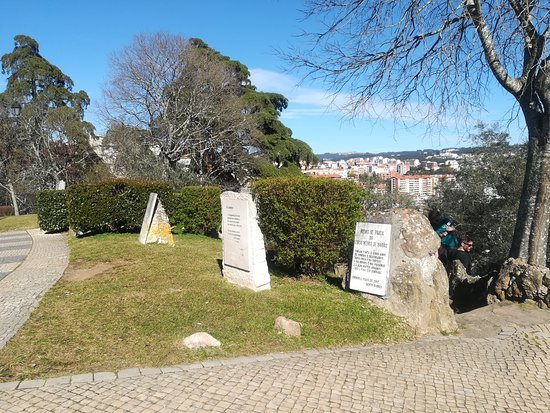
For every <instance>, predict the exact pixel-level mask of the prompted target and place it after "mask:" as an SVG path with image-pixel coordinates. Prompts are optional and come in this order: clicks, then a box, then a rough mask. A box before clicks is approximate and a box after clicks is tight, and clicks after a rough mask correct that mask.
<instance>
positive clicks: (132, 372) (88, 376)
mask: <svg viewBox="0 0 550 413" xmlns="http://www.w3.org/2000/svg"><path fill="white" fill-rule="evenodd" d="M518 331H521V329H518V328H517V327H516V326H514V327H507V328H505V329H503V330H502V331H501V332H500V333H499V334H498V335H497V336H496V337H494V339H498V340H502V339H508V338H510V337H511V336H513V335H514V334H516V333H517V332H518ZM456 339H459V337H456V336H430V337H422V338H420V339H418V340H415V341H413V342H417V343H421V342H430V341H444V340H456ZM410 343H412V342H411V341H407V342H403V343H393V344H369V345H365V346H350V347H343V348H323V349H306V350H301V351H295V352H290V353H269V354H262V355H258V356H238V357H233V358H228V359H219V360H205V361H202V362H196V363H191V364H180V365H175V366H168V367H159V368H138V367H133V368H126V369H122V370H118V371H116V372H109V371H101V372H95V373H84V374H75V375H72V376H60V377H53V378H48V379H42V380H40V379H35V380H21V381H13V382H5V383H0V392H2V391H11V390H22V389H31V388H32V389H34V388H39V387H50V386H69V385H71V384H77V383H98V382H103V381H115V380H123V379H128V378H135V377H140V376H151V375H162V374H171V373H182V372H186V371H192V370H198V369H211V368H216V367H220V366H238V365H245V364H252V363H263V362H270V361H279V360H289V359H296V358H315V357H318V356H321V355H323V354H327V353H332V354H341V353H354V352H357V351H361V350H364V349H365V348H366V347H388V346H392V345H393V346H400V345H403V344H410Z"/></svg>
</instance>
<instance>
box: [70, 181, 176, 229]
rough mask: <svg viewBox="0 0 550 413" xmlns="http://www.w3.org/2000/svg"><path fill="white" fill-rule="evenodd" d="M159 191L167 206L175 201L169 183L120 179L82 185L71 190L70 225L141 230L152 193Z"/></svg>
mask: <svg viewBox="0 0 550 413" xmlns="http://www.w3.org/2000/svg"><path fill="white" fill-rule="evenodd" d="M151 192H156V193H157V194H159V197H160V200H161V202H162V203H163V205H166V204H169V203H170V202H171V199H170V198H171V196H172V188H171V186H170V185H169V184H168V183H166V182H161V181H145V180H130V179H116V180H109V181H103V182H99V183H93V184H79V185H73V186H71V187H69V189H68V190H67V207H68V212H69V226H70V227H71V228H72V229H73V230H74V231H75V232H77V233H78V232H83V233H88V232H92V233H101V232H139V230H140V228H141V224H142V222H143V216H144V214H145V210H146V209H147V201H148V200H149V194H150V193H151Z"/></svg>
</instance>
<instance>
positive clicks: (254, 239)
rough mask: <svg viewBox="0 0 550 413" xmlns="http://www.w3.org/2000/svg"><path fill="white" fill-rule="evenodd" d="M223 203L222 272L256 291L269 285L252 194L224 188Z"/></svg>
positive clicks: (265, 288) (267, 287) (266, 288)
mask: <svg viewBox="0 0 550 413" xmlns="http://www.w3.org/2000/svg"><path fill="white" fill-rule="evenodd" d="M221 203H222V241H223V243H222V248H223V276H224V277H225V278H226V279H227V281H229V282H231V283H233V284H237V285H240V286H242V287H247V288H250V289H251V290H253V291H261V290H268V289H270V288H271V287H270V278H269V271H268V269H267V261H266V258H265V245H264V237H263V234H262V231H261V230H260V227H259V225H258V218H257V215H258V214H257V210H256V205H255V203H254V201H253V199H252V195H250V194H247V193H237V192H231V191H227V192H223V193H222V194H221Z"/></svg>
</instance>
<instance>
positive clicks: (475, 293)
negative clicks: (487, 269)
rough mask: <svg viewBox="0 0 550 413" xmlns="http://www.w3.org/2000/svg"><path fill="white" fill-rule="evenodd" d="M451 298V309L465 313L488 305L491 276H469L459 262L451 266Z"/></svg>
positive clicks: (452, 263) (454, 262)
mask: <svg viewBox="0 0 550 413" xmlns="http://www.w3.org/2000/svg"><path fill="white" fill-rule="evenodd" d="M448 271H449V297H450V299H451V307H452V308H453V310H454V311H456V312H457V313H463V312H465V311H470V310H473V309H475V308H479V307H483V306H485V305H487V291H488V284H489V282H490V276H488V275H486V276H483V277H479V276H473V275H469V274H468V273H467V272H466V268H464V265H462V263H461V262H460V261H459V260H455V261H453V262H451V264H450V265H449V269H448Z"/></svg>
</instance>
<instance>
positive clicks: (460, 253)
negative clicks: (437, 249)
mask: <svg viewBox="0 0 550 413" xmlns="http://www.w3.org/2000/svg"><path fill="white" fill-rule="evenodd" d="M473 247H474V241H472V239H471V238H470V237H467V236H463V237H462V238H461V239H460V245H459V246H458V247H457V248H449V249H448V250H447V263H448V265H450V264H451V263H452V262H453V261H454V260H459V261H460V262H461V263H462V265H464V268H466V273H467V274H468V275H472V256H471V255H470V254H471V252H472V248H473ZM446 267H448V266H446Z"/></svg>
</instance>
